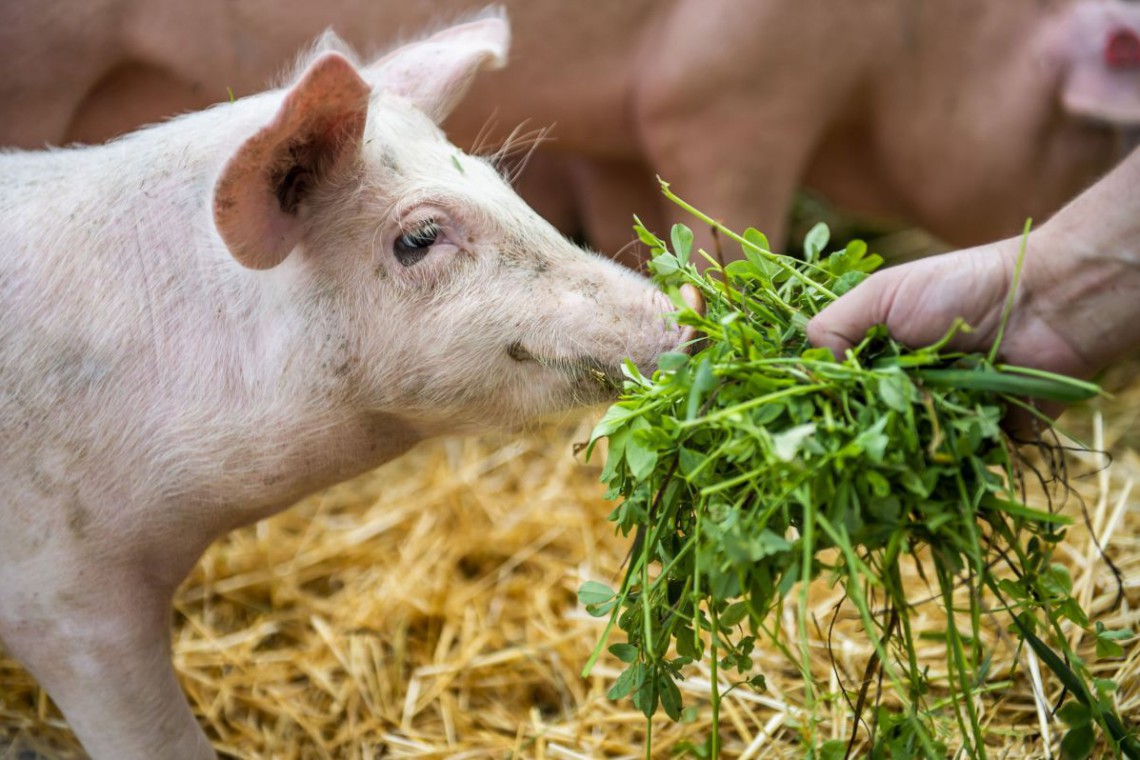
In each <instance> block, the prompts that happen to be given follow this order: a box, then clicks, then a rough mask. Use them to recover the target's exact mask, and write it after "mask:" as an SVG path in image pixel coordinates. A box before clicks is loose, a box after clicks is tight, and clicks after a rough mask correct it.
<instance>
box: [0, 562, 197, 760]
mask: <svg viewBox="0 0 1140 760" xmlns="http://www.w3.org/2000/svg"><path fill="white" fill-rule="evenodd" d="M106 556H107V555H106V554H103V555H102V556H100V553H85V554H84V555H82V556H79V557H77V556H75V555H74V554H72V555H67V554H61V553H59V552H43V553H38V554H37V555H36V556H35V557H32V558H29V557H24V558H23V560H24V561H23V562H18V563H9V564H8V565H7V566H6V567H4V568H3V569H2V570H0V589H3V591H2V592H0V593H2V596H0V640H3V642H4V645H5V647H6V648H7V650H8V651H9V652H10V653H11V654H12V655H13V656H14V657H16V658H17V659H18V660H20V661H21V662H23V663H24V665H25V666H26V667H27V668H28V669H29V670H30V671H31V673H32V674H33V675H34V676H35V677H36V679H37V680H38V681H39V683H40V684H41V685H42V686H43V687H44V688H45V689H46V690H47V692H48V694H49V695H50V696H51V697H52V699H53V700H55V702H56V704H57V705H58V706H59V707H60V709H61V710H62V711H63V714H64V716H65V717H66V718H67V720H68V723H69V724H70V725H71V727H72V730H74V731H75V733H76V735H77V736H78V737H79V740H80V741H81V742H82V743H83V746H84V748H85V749H86V750H87V751H88V752H89V753H90V755H91V757H92V758H94V760H104V759H106V760H154V759H155V758H164V759H167V758H168V759H169V760H213V759H214V758H215V757H216V755H215V753H214V750H213V749H212V748H211V746H210V743H209V741H208V740H207V738H206V736H205V734H204V733H203V732H202V730H201V728H200V727H199V726H198V724H197V722H196V721H195V720H194V716H193V714H192V713H191V712H190V709H189V707H188V705H187V703H186V697H185V696H184V694H183V692H182V690H181V688H180V687H179V684H178V680H177V678H176V677H175V673H174V669H173V667H172V665H171V660H170V599H171V594H172V588H171V587H169V584H167V583H165V582H163V583H161V584H156V583H154V582H153V581H152V580H148V578H147V574H146V573H145V571H144V569H143V566H142V565H141V564H136V565H133V566H108V561H107V559H106Z"/></svg>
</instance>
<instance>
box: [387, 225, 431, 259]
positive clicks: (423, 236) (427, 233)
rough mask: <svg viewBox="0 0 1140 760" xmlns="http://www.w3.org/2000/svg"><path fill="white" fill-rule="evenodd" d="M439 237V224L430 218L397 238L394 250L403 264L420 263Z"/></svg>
mask: <svg viewBox="0 0 1140 760" xmlns="http://www.w3.org/2000/svg"><path fill="white" fill-rule="evenodd" d="M438 238H439V225H438V224H436V222H435V220H434V219H429V220H427V221H426V222H422V223H421V224H420V225H419V226H417V227H415V228H414V229H412V230H411V231H410V232H405V233H404V234H403V235H401V236H400V237H398V238H396V242H395V243H394V244H393V245H392V252H393V253H395V254H396V260H397V261H399V262H400V263H401V264H402V265H403V266H406V267H410V266H412V265H413V264H418V263H419V262H420V261H422V260H423V258H424V257H425V256H427V255H428V251H430V250H431V247H432V246H433V245H435V242H436V240H437V239H438Z"/></svg>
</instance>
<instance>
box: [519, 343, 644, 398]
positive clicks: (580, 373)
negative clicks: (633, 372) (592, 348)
mask: <svg viewBox="0 0 1140 760" xmlns="http://www.w3.org/2000/svg"><path fill="white" fill-rule="evenodd" d="M507 356H509V357H511V358H512V359H514V360H515V361H517V362H534V363H535V364H537V365H539V366H540V367H542V368H544V369H549V370H553V371H555V372H560V373H563V374H567V375H571V376H573V377H575V378H580V379H582V380H586V381H589V382H592V383H596V384H597V385H599V386H600V387H602V388H604V389H605V390H606V391H618V390H621V385H622V376H621V371H620V370H619V369H618V368H617V367H614V366H611V365H608V364H606V363H605V362H603V361H601V360H600V359H596V358H594V357H592V356H579V357H576V358H573V359H556V358H551V357H546V356H536V355H535V354H532V353H531V352H530V351H528V350H527V348H526V346H524V345H523V344H522V343H520V342H519V341H514V342H513V343H511V344H510V345H508V346H507Z"/></svg>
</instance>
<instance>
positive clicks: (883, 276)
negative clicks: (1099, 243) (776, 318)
mask: <svg viewBox="0 0 1140 760" xmlns="http://www.w3.org/2000/svg"><path fill="white" fill-rule="evenodd" d="M1020 245H1021V240H1020V238H1011V239H1009V240H1003V241H1001V242H998V243H993V244H989V245H983V246H979V247H977V248H971V249H969V250H964V251H958V252H956V253H949V254H944V255H941V256H934V257H931V258H928V259H923V260H920V261H916V262H912V263H908V264H904V265H901V266H898V267H893V268H890V269H886V270H883V271H881V272H878V273H876V274H874V275H872V276H871V277H870V278H868V279H867V281H866V282H864V283H863V284H861V285H860V286H859V287H857V288H855V289H854V290H852V291H851V292H850V293H848V294H847V295H845V296H843V297H842V298H840V299H839V300H838V301H836V302H835V303H834V304H832V305H831V306H830V307H828V308H827V309H825V310H824V311H823V312H822V313H820V314H819V315H818V316H816V317H815V319H813V320H812V321H811V323H810V324H809V325H808V337H809V339H810V340H811V342H812V343H813V344H815V345H817V346H827V347H829V348H831V349H832V350H833V351H835V352H836V354H837V355H842V353H843V351H844V350H846V349H847V348H849V347H851V346H852V345H853V344H855V343H857V342H858V341H859V340H861V339H862V337H863V335H864V334H865V333H866V331H867V329H868V328H870V327H871V326H873V325H876V324H885V325H886V326H887V329H888V330H889V331H890V333H891V335H892V336H894V337H895V338H896V339H897V340H899V341H901V342H903V343H905V344H907V345H909V346H912V347H915V348H918V347H922V346H925V345H929V344H931V343H934V342H935V341H937V340H938V339H940V338H941V337H943V336H944V335H945V334H946V332H947V330H948V329H949V328H950V326H951V325H952V324H953V322H954V320H955V319H956V318H958V317H961V318H962V319H964V320H965V322H966V323H967V324H968V325H970V327H971V328H973V329H972V330H971V331H970V332H961V333H959V334H958V335H957V336H956V337H955V338H954V340H953V341H952V342H951V344H950V345H951V347H952V348H955V349H958V350H962V351H988V350H989V348H990V347H991V346H992V345H993V343H994V341H995V340H996V338H997V334H998V328H999V325H1000V324H1001V315H1002V310H1003V308H1004V306H1005V302H1006V299H1007V297H1008V293H1009V287H1010V283H1011V282H1012V278H1013V271H1014V268H1015V266H1016V262H1017V256H1018V250H1019V248H1020ZM1138 285H1140V276H1138V274H1137V271H1136V267H1135V266H1134V265H1131V264H1129V263H1127V262H1125V261H1123V260H1119V259H1116V258H1113V257H1111V256H1107V255H1101V254H1100V253H1099V252H1097V251H1093V250H1090V249H1088V248H1086V247H1083V244H1081V243H1080V242H1079V241H1077V240H1075V239H1073V238H1071V237H1070V236H1068V235H1066V234H1065V233H1063V232H1061V231H1060V230H1056V229H1052V228H1050V225H1046V226H1045V227H1042V228H1041V229H1040V230H1038V231H1037V232H1034V233H1032V234H1031V235H1030V237H1029V240H1028V245H1027V251H1026V257H1025V263H1024V266H1023V269H1022V275H1021V284H1020V286H1019V288H1018V294H1017V299H1016V300H1015V303H1014V308H1013V311H1012V313H1011V315H1010V318H1009V322H1008V324H1007V325H1006V328H1005V333H1004V335H1003V337H1002V342H1001V346H1000V349H999V356H1000V357H1001V358H1002V359H1003V360H1004V361H1006V362H1008V363H1010V364H1015V365H1020V366H1025V367H1033V368H1036V369H1042V370H1047V371H1050V372H1058V373H1062V374H1067V375H1072V376H1075V377H1088V376H1090V375H1092V374H1094V373H1095V372H1097V371H1099V370H1100V369H1102V368H1103V367H1105V366H1106V365H1107V364H1108V363H1110V362H1111V361H1113V360H1114V359H1117V358H1119V357H1120V356H1121V355H1122V354H1123V353H1125V352H1127V351H1128V350H1129V349H1131V348H1134V347H1136V346H1137V345H1138V344H1140V288H1138Z"/></svg>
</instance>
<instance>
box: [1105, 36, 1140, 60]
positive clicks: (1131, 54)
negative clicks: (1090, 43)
mask: <svg viewBox="0 0 1140 760" xmlns="http://www.w3.org/2000/svg"><path fill="white" fill-rule="evenodd" d="M1104 62H1105V63H1107V64H1108V67H1109V68H1110V69H1140V37H1138V36H1137V35H1136V32H1134V31H1132V30H1131V29H1125V28H1120V29H1115V30H1113V31H1112V32H1110V33H1109V35H1108V41H1107V42H1106V43H1105V45H1104Z"/></svg>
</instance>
